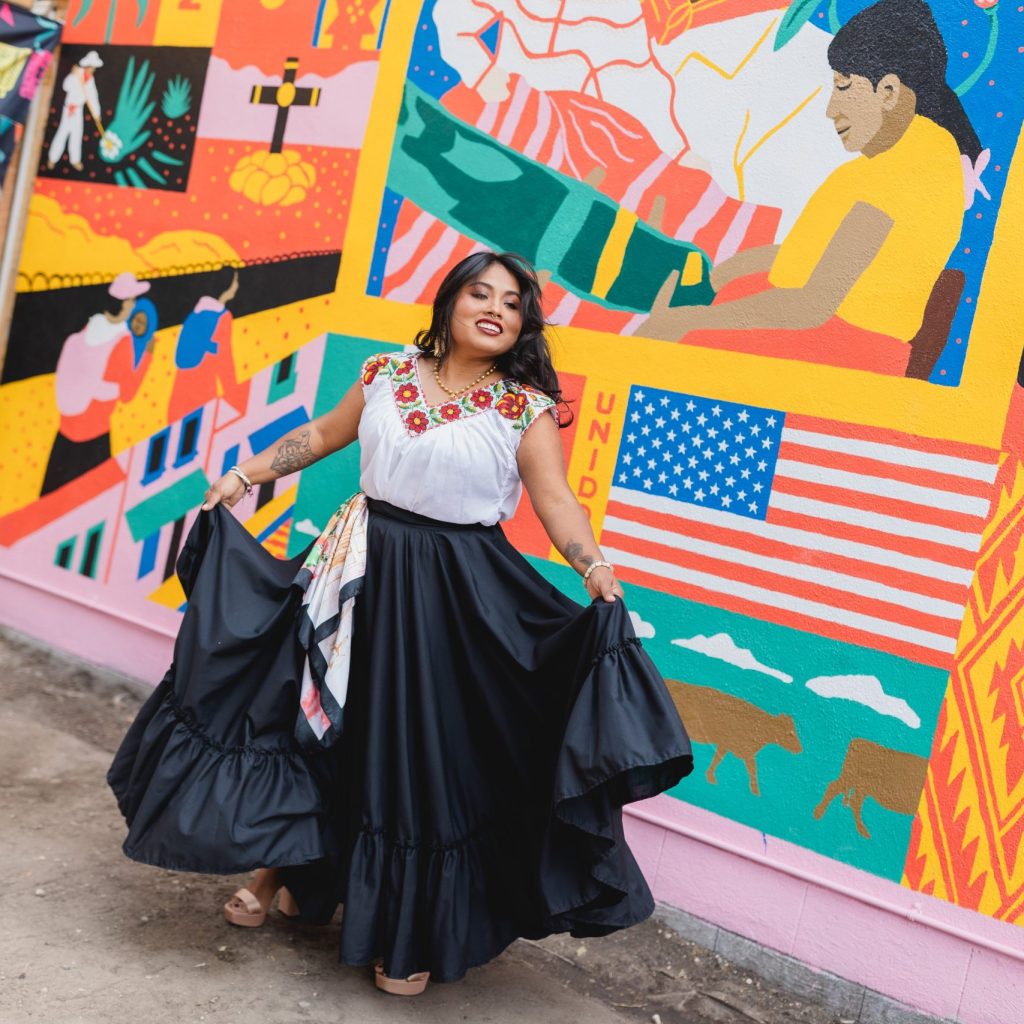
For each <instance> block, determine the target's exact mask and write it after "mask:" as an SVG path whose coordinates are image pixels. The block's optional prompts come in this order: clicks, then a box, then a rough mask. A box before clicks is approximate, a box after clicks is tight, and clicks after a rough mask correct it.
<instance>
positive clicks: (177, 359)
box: [174, 309, 224, 370]
mask: <svg viewBox="0 0 1024 1024" xmlns="http://www.w3.org/2000/svg"><path fill="white" fill-rule="evenodd" d="M223 315H224V311H223V310H219V311H218V310H214V309H203V310H200V311H199V312H196V311H195V310H193V311H192V312H191V313H189V315H188V316H187V317H185V322H184V323H183V324H182V325H181V333H180V334H179V335H178V344H177V345H176V346H175V348H174V365H175V366H176V367H177V368H178V369H179V370H192V369H195V367H197V366H198V365H199V364H200V363H201V362H202V361H203V359H205V358H206V356H207V354H209V355H214V354H216V352H217V347H218V346H217V342H215V341H214V340H213V332H214V331H215V330H217V324H219V323H220V318H221V317H222V316H223Z"/></svg>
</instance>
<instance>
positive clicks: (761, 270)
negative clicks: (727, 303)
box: [711, 245, 779, 292]
mask: <svg viewBox="0 0 1024 1024" xmlns="http://www.w3.org/2000/svg"><path fill="white" fill-rule="evenodd" d="M778 252H779V247H778V246H777V245H759V246H757V247H756V248H754V249H744V250H743V251H742V252H738V253H736V255H735V256H730V257H729V258H728V259H727V260H722V262H721V263H718V264H716V265H715V266H714V267H712V268H711V287H712V288H714V289H715V291H716V292H720V291H721V290H722V289H723V288H724V287H725V286H726V285H727V284H732V282H733V281H735V280H737V279H738V278H740V277H749V276H750V275H751V274H767V273H768V271H769V270H771V269H772V264H773V263H774V262H775V257H776V256H777V255H778Z"/></svg>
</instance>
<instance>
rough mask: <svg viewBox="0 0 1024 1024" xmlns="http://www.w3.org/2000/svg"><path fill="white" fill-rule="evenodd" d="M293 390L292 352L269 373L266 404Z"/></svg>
mask: <svg viewBox="0 0 1024 1024" xmlns="http://www.w3.org/2000/svg"><path fill="white" fill-rule="evenodd" d="M294 390H295V353H294V352H292V353H291V354H290V355H287V356H285V357H284V359H282V360H281V361H280V362H279V363H278V364H277V365H276V366H275V367H274V371H273V373H271V375H270V388H269V389H268V391H267V405H270V404H271V402H276V401H277V400H278V399H279V398H285V397H287V396H288V395H290V394H291V393H292V392H293V391H294Z"/></svg>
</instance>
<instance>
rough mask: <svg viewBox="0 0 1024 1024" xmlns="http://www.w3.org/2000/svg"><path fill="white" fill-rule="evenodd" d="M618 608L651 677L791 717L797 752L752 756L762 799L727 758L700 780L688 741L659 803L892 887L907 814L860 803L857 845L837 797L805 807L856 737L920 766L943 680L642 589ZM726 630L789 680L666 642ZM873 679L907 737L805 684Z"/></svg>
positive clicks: (704, 756)
mask: <svg viewBox="0 0 1024 1024" xmlns="http://www.w3.org/2000/svg"><path fill="white" fill-rule="evenodd" d="M530 561H531V562H532V563H533V565H534V566H535V567H536V568H537V569H538V570H539V571H540V573H541V574H542V575H543V576H544V577H545V578H547V579H548V580H550V581H551V582H552V583H554V584H555V585H556V586H558V587H559V588H560V589H562V590H563V591H564V592H565V593H566V594H568V595H569V597H571V598H572V599H573V600H576V601H580V600H581V599H582V598H583V594H582V590H581V588H580V584H579V577H578V576H577V575H576V574H575V573H574V572H573V571H572V570H571V569H568V568H567V567H565V566H561V565H556V564H555V563H553V562H547V561H544V560H542V559H534V558H531V559H530ZM626 599H627V603H628V605H629V607H630V609H631V610H633V611H635V612H637V613H638V614H639V615H640V616H641V618H642V619H643V620H644V621H645V622H649V623H651V624H652V625H653V626H654V628H655V635H654V637H653V638H651V639H644V641H643V644H644V647H645V649H646V650H647V651H648V653H649V654H650V655H651V657H652V658H653V659H654V662H655V664H656V665H657V666H658V668H659V670H660V671H661V673H662V675H664V676H665V677H666V678H667V679H674V680H679V681H682V682H686V683H692V684H696V685H700V686H709V687H713V688H715V689H717V690H720V691H722V692H723V693H727V694H731V695H733V696H736V697H739V698H741V699H742V700H745V701H748V702H750V703H751V704H755V705H757V706H758V707H759V708H762V709H764V710H765V711H767V712H769V713H771V714H773V715H790V716H792V718H793V721H794V723H795V725H796V731H797V734H798V736H799V738H800V742H801V744H802V747H803V752H802V753H800V754H791V753H789V752H787V751H785V750H783V749H781V748H780V747H777V746H768V747H765V748H764V749H763V750H762V751H761V752H760V753H759V754H758V756H757V768H758V776H759V780H760V788H761V796H759V797H756V796H754V795H753V794H752V793H751V792H750V787H749V783H748V779H747V774H746V771H745V769H744V767H743V765H742V763H741V762H739V761H738V760H737V759H736V758H734V757H732V756H731V755H730V756H727V757H726V758H725V760H724V761H723V762H722V764H721V765H720V766H719V768H718V772H717V779H718V781H717V784H712V783H710V782H708V781H707V779H706V778H705V773H706V772H707V769H708V765H709V764H710V762H711V758H712V756H713V754H714V748H713V747H712V746H710V745H709V744H703V743H700V744H695V745H694V755H695V761H696V767H695V768H694V771H693V774H692V775H691V776H689V777H688V778H686V779H684V780H683V781H682V782H680V783H679V785H678V786H676V787H675V788H674V789H673V790H670V791H669V795H670V796H673V797H675V798H677V799H679V800H683V801H686V802H687V803H691V804H694V805H696V806H698V807H703V808H705V809H707V810H709V811H713V812H714V813H715V814H719V815H722V816H723V817H726V818H729V819H731V820H733V821H737V822H740V823H741V824H743V825H747V826H749V827H750V828H753V829H756V830H757V831H758V832H763V833H766V834H767V835H768V836H769V839H768V843H769V845H770V844H771V838H770V837H772V836H775V837H778V838H780V839H785V840H787V841H788V842H791V843H795V844H797V845H798V846H803V847H805V848H807V849H810V850H814V851H816V852H818V853H821V854H824V855H825V856H827V857H832V858H833V859H835V860H839V861H842V862H844V863H846V864H851V865H853V866H854V867H857V868H860V869H862V870H864V871H869V872H871V873H872V874H874V875H880V876H882V877H883V878H888V879H890V880H892V881H895V882H898V881H899V879H900V877H901V875H902V871H903V863H904V859H905V857H906V851H907V846H908V843H909V840H910V827H911V822H912V820H913V816H912V815H904V814H895V813H893V812H891V811H888V810H885V809H884V808H882V807H881V806H880V805H879V804H877V803H875V802H874V801H873V800H871V799H869V800H868V801H867V802H866V803H865V806H864V821H865V824H866V825H867V827H868V829H869V831H870V832H871V838H870V839H865V838H863V837H862V836H861V835H860V834H859V833H858V832H857V829H856V826H855V824H854V820H853V816H852V815H851V813H850V811H849V809H848V808H846V807H844V806H843V801H842V798H841V797H840V796H837V797H836V798H835V800H834V801H833V802H832V804H831V805H830V806H829V808H828V809H827V811H826V812H825V814H824V815H823V817H822V818H821V819H820V820H816V819H815V818H814V815H813V812H814V808H815V807H816V806H817V805H818V803H819V802H820V801H821V798H822V796H823V795H824V792H825V789H826V788H827V786H828V785H829V783H831V782H832V781H833V780H834V779H837V778H838V777H839V773H840V770H841V768H842V764H843V758H844V756H845V754H846V749H847V746H848V745H849V742H850V740H852V739H854V738H858V737H864V738H867V739H870V740H873V741H874V742H876V743H879V744H881V745H882V746H885V747H888V748H890V749H895V750H902V751H906V752H908V753H911V754H914V755H917V756H919V757H921V758H928V757H929V755H930V752H931V745H932V737H933V734H934V732H935V726H936V722H937V720H938V715H939V709H940V706H941V704H942V699H943V696H944V694H945V690H946V683H947V680H948V673H946V672H943V671H940V670H938V669H935V668H931V667H927V666H923V665H916V664H914V663H912V662H909V661H905V660H904V659H902V658H897V657H894V656H892V655H888V654H882V653H880V652H878V651H871V650H868V649H867V648H863V647H854V646H852V645H849V644H843V643H839V642H838V641H833V640H828V639H823V638H822V637H818V636H814V635H812V634H810V633H803V632H800V631H798V630H794V629H787V628H785V627H783V626H776V625H773V624H770V623H766V622H759V621H756V620H754V619H749V618H746V617H744V616H742V615H736V614H734V613H732V612H727V611H723V610H721V609H718V608H710V607H707V606H705V605H701V604H696V603H694V602H691V601H684V600H682V599H681V598H677V597H673V596H671V595H668V594H662V593H659V592H658V591H655V590H649V589H647V588H645V587H639V586H633V585H631V586H628V588H627V592H626ZM716 633H727V634H728V635H729V636H731V637H732V639H733V640H734V641H735V643H736V645H737V646H738V647H741V648H746V649H749V650H751V651H753V653H754V654H755V656H756V657H757V658H758V659H759V660H760V661H761V662H763V663H764V664H765V665H767V666H770V667H771V668H773V669H776V670H778V671H779V672H780V673H782V674H784V675H787V676H791V677H792V678H793V681H792V682H791V683H786V682H783V681H782V680H781V679H778V678H774V677H772V676H769V675H765V674H763V673H760V672H754V671H750V670H745V669H740V668H736V667H735V666H733V665H731V664H728V663H726V662H724V661H718V660H713V659H711V658H708V657H706V656H704V655H701V654H698V653H696V652H694V651H692V650H688V649H685V648H682V647H678V646H675V645H673V644H672V643H671V641H672V640H674V639H682V638H690V637H693V636H696V635H698V634H700V635H704V636H714V635H715V634H716ZM847 674H849V675H854V674H856V675H875V676H877V677H878V678H879V679H880V680H881V681H882V683H883V685H884V687H885V691H886V692H887V693H888V694H891V695H892V696H895V697H901V698H903V699H904V700H905V701H906V702H907V703H908V704H909V705H910V706H911V707H912V708H913V709H914V711H915V712H916V713H917V714H918V716H919V717H920V719H921V724H920V726H919V728H917V729H912V728H910V727H909V726H907V725H905V724H904V723H903V722H902V721H900V720H899V719H897V718H892V717H887V716H882V715H880V714H878V713H876V712H875V711H872V710H871V709H870V708H867V707H865V706H863V705H861V704H855V703H853V702H852V701H847V700H839V699H834V698H833V699H826V698H823V697H819V696H818V695H817V694H815V693H813V692H812V691H811V690H809V689H808V688H807V686H806V683H807V681H808V680H809V679H811V678H813V677H815V676H838V675H847Z"/></svg>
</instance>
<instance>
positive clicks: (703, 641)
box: [672, 633, 793, 683]
mask: <svg viewBox="0 0 1024 1024" xmlns="http://www.w3.org/2000/svg"><path fill="white" fill-rule="evenodd" d="M672 643H674V644H675V645H676V647H685V648H686V649H687V650H688V651H696V652H697V653H698V654H703V655H705V656H706V657H708V658H716V659H717V660H718V661H726V662H728V663H729V664H730V665H735V666H736V667H737V668H744V669H748V670H749V671H751V672H762V673H764V675H766V676H771V677H772V678H773V679H781V680H782V682H784V683H791V682H793V677H792V676H789V675H786V673H785V672H780V671H779V670H778V669H777V668H772V667H771V666H770V665H764V664H762V663H761V662H760V661H758V660H757V658H755V657H754V653H753V651H748V650H747V649H746V648H745V647H737V646H736V642H735V641H734V640H733V638H732V637H731V636H729V634H728V633H715V634H714V636H704V635H703V634H700V633H698V634H697V636H691V637H686V638H683V639H681V640H673V641H672Z"/></svg>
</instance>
